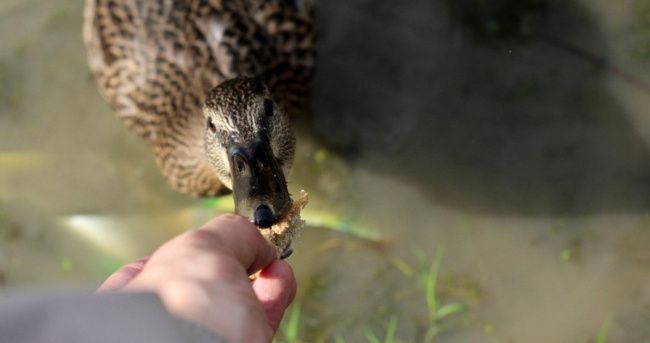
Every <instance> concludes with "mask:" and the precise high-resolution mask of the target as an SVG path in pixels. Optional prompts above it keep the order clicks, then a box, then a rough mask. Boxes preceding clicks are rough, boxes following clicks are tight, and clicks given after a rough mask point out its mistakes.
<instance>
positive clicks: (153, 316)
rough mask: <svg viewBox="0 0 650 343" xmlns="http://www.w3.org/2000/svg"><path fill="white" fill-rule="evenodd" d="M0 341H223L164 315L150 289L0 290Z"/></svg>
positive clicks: (181, 342)
mask: <svg viewBox="0 0 650 343" xmlns="http://www.w3.org/2000/svg"><path fill="white" fill-rule="evenodd" d="M0 342H2V343H58V342H61V343H82V342H83V343H85V342H92V343H115V342H120V343H128V342H134V343H135V342H138V343H149V342H151V343H168V342H169V343H204V342H206V343H207V342H210V343H225V341H223V340H221V339H219V338H218V337H217V336H216V335H213V334H212V333H211V332H209V331H207V330H204V329H203V328H201V327H198V326H196V325H193V324H191V323H189V322H185V321H182V320H179V319H176V318H174V317H172V316H171V315H169V314H168V313H167V311H166V310H165V308H164V307H163V305H162V304H161V302H160V300H159V298H158V297H157V296H156V295H154V294H150V293H105V294H100V295H96V294H93V293H91V292H88V291H84V292H75V293H71V292H56V291H40V292H30V293H26V292H23V293H7V294H3V295H0Z"/></svg>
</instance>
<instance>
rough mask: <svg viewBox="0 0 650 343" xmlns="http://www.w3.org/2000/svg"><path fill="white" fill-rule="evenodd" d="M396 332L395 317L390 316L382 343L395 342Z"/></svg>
mask: <svg viewBox="0 0 650 343" xmlns="http://www.w3.org/2000/svg"><path fill="white" fill-rule="evenodd" d="M396 331H397V317H396V316H391V317H390V322H388V328H387V329H386V339H384V343H393V342H395V332H396Z"/></svg>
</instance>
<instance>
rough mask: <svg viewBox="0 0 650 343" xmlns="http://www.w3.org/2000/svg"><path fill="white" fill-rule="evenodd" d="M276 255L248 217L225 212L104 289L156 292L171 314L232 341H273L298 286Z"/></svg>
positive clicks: (135, 265) (123, 270)
mask: <svg viewBox="0 0 650 343" xmlns="http://www.w3.org/2000/svg"><path fill="white" fill-rule="evenodd" d="M275 258H276V252H275V249H274V248H273V247H272V246H271V245H270V244H269V243H268V242H267V241H266V240H265V239H264V238H263V237H262V235H261V234H260V233H259V231H258V230H257V228H255V227H254V226H253V225H252V224H251V223H250V222H249V221H248V220H246V219H245V218H243V217H240V216H236V215H223V216H220V217H218V218H216V219H213V220H212V221H210V222H208V223H207V224H205V225H204V226H203V227H201V228H200V229H197V230H192V231H188V232H185V233H183V234H181V235H179V236H177V237H176V238H173V239H172V240H170V241H168V242H167V243H165V244H163V245H162V246H161V247H160V248H159V249H158V250H156V251H155V252H154V253H153V254H152V255H151V256H147V257H143V258H141V259H138V260H135V261H133V262H131V263H129V264H127V265H125V266H123V267H122V268H120V269H119V270H118V271H116V272H115V273H113V274H112V275H111V276H109V277H108V279H106V281H105V282H104V283H103V284H102V285H101V286H100V288H99V290H98V291H99V292H107V291H151V292H155V293H157V294H158V295H159V296H160V298H161V300H162V302H163V304H164V305H165V307H166V308H167V310H168V311H169V312H170V313H171V314H173V315H175V316H178V317H181V318H184V319H187V320H190V321H193V322H195V323H198V324H201V325H202V326H204V327H206V328H208V329H211V330H212V331H214V332H216V333H217V334H218V335H219V336H221V337H223V338H225V339H226V340H227V341H228V342H270V341H271V340H272V339H273V335H274V333H275V331H276V330H277V328H278V325H279V324H280V320H281V319H282V315H283V314H284V310H285V309H286V308H287V306H289V304H291V302H292V301H293V298H294V297H295V294H296V287H297V286H296V279H295V277H294V275H293V271H292V269H291V267H290V266H289V264H288V263H286V262H285V261H281V260H276V259H275ZM260 269H261V270H262V271H261V273H260V275H259V276H258V277H257V279H256V280H255V281H253V282H251V281H250V279H249V277H248V276H249V275H251V274H253V273H255V272H256V271H258V270H260Z"/></svg>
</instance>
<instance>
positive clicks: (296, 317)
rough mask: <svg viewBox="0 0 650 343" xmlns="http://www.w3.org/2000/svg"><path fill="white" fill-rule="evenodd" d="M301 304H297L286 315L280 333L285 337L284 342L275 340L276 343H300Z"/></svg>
mask: <svg viewBox="0 0 650 343" xmlns="http://www.w3.org/2000/svg"><path fill="white" fill-rule="evenodd" d="M299 324H300V303H299V302H295V303H294V304H293V305H292V306H291V307H290V309H289V311H288V313H285V319H284V320H282V322H281V323H280V332H281V333H282V335H283V336H284V340H277V339H274V340H273V342H275V343H296V342H300V340H299V339H298V332H299V328H300V325H299Z"/></svg>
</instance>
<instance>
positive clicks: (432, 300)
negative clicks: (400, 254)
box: [417, 248, 467, 342]
mask: <svg viewBox="0 0 650 343" xmlns="http://www.w3.org/2000/svg"><path fill="white" fill-rule="evenodd" d="M443 256H444V250H443V249H442V248H439V249H438V251H437V252H436V256H435V258H434V260H433V262H432V263H431V266H427V261H426V257H425V255H424V252H422V251H421V250H419V251H417V258H418V262H419V265H420V274H419V276H420V282H421V283H422V286H423V288H424V295H425V299H426V305H427V312H428V315H429V328H428V330H427V332H426V334H425V337H424V341H425V342H432V341H433V339H434V338H435V337H436V336H437V335H439V334H440V333H442V332H443V331H445V330H446V329H448V327H447V326H446V325H443V320H445V319H446V318H448V317H450V316H451V315H453V314H457V313H460V312H463V311H465V310H467V306H466V305H465V304H463V303H460V302H453V303H448V304H443V303H442V301H441V299H440V298H439V297H438V293H437V290H436V288H437V284H438V276H439V274H440V266H441V264H442V258H443Z"/></svg>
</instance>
